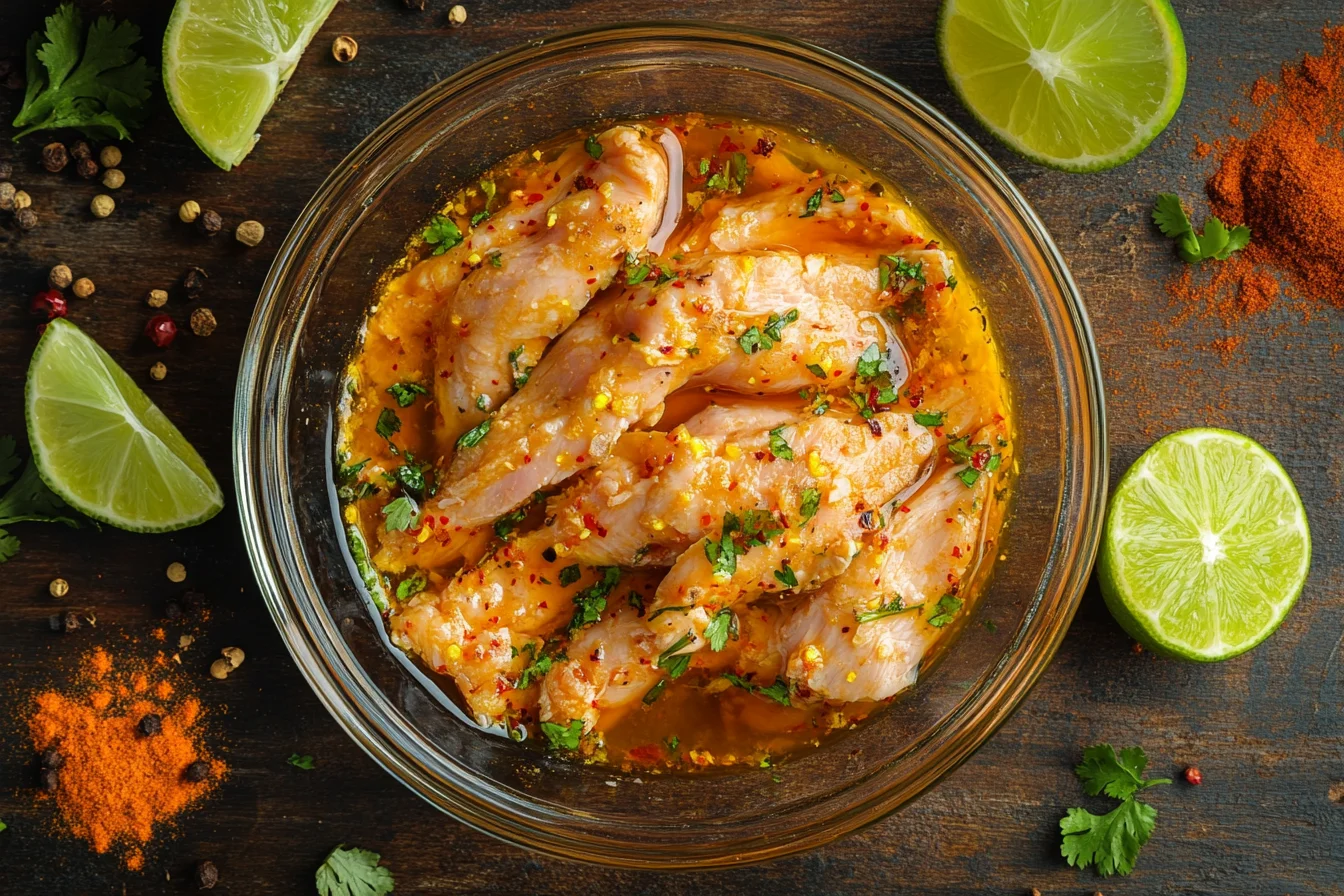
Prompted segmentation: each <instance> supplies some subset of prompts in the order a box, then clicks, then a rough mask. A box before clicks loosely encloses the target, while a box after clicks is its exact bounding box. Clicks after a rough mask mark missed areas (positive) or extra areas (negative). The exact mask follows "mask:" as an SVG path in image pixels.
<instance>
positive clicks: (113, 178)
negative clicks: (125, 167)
mask: <svg viewBox="0 0 1344 896" xmlns="http://www.w3.org/2000/svg"><path fill="white" fill-rule="evenodd" d="M125 183H126V175H125V174H123V173H122V172H121V169H120V168H109V169H107V170H106V171H104V172H103V186H105V187H107V188H108V189H109V190H120V189H121V187H122V185H123V184H125Z"/></svg>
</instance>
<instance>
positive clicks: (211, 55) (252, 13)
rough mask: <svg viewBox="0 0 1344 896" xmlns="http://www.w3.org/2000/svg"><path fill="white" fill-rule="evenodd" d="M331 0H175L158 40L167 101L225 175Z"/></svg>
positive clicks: (247, 148) (252, 138)
mask: <svg viewBox="0 0 1344 896" xmlns="http://www.w3.org/2000/svg"><path fill="white" fill-rule="evenodd" d="M335 5H336V0H177V5H176V6H174V7H173V15H172V17H171V18H170V19H169V20H168V30H167V32H166V33H165V34H164V36H163V86H164V90H165V92H166V93H167V94H168V102H169V103H171V104H172V107H173V111H174V112H175V113H177V118H178V120H179V121H181V122H182V127H184V128H186V130H187V133H188V134H190V135H191V139H193V140H195V141H196V145H197V146H199V147H200V148H201V149H202V150H203V151H204V152H205V154H206V155H207V156H209V157H210V161H212V162H214V163H215V164H216V165H218V166H219V167H221V168H223V169H224V170H225V171H227V170H229V169H230V168H232V167H233V166H234V165H237V164H238V163H239V162H241V161H242V160H243V158H244V157H245V156H246V155H247V154H248V153H249V152H251V151H252V147H253V146H254V145H255V144H256V142H257V138H258V136H259V135H258V134H257V128H259V127H261V120H262V118H264V117H265V116H266V113H267V112H268V111H270V108H271V105H272V104H273V103H274V102H275V98H276V97H277V96H279V95H280V91H281V90H283V89H284V87H285V83H286V82H287V81H288V80H289V76H290V75H292V74H294V67H295V66H296V65H298V64H299V57H300V56H302V55H303V50H304V48H305V47H306V46H308V41H309V40H310V39H312V36H313V34H315V33H316V32H317V29H318V28H321V27H322V22H323V21H325V20H326V18H327V14H328V13H330V12H331V10H332V7H334V6H335Z"/></svg>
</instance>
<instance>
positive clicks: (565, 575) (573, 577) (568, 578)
mask: <svg viewBox="0 0 1344 896" xmlns="http://www.w3.org/2000/svg"><path fill="white" fill-rule="evenodd" d="M581 575H583V573H582V571H580V569H579V564H577V563H571V564H570V565H569V566H566V567H564V568H563V569H561V570H560V587H561V588H568V587H569V586H570V585H573V584H574V583H575V582H577V581H578V580H579V577H580V576H581Z"/></svg>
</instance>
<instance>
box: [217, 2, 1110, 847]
mask: <svg viewBox="0 0 1344 896" xmlns="http://www.w3.org/2000/svg"><path fill="white" fill-rule="evenodd" d="M691 110H693V111H701V112H706V113H710V114H717V115H724V116H735V117H743V118H749V119H755V120H757V121H766V122H779V123H784V124H788V125H791V126H793V127H795V128H805V129H806V131H807V132H808V133H810V134H813V135H815V136H817V137H818V138H820V139H823V140H825V141H829V142H831V143H834V144H835V145H837V146H838V147H839V148H841V149H842V150H843V151H844V152H846V153H848V154H850V155H851V156H853V157H855V158H857V159H858V160H860V161H861V162H862V163H864V164H865V165H867V166H869V167H870V168H872V169H874V170H877V171H881V172H883V173H884V174H886V175H888V176H889V177H890V178H891V179H892V180H894V181H895V182H897V183H899V184H901V185H902V186H903V187H904V189H905V191H906V193H907V195H908V197H909V198H910V199H911V201H912V202H913V203H914V204H915V206H916V207H917V208H919V209H921V210H922V211H923V212H924V213H925V214H926V215H927V216H928V217H929V218H930V219H931V220H932V221H933V223H934V225H935V226H936V227H937V228H938V229H940V230H941V231H942V233H943V235H944V236H945V237H947V238H950V239H951V240H952V241H953V242H954V243H955V244H956V246H957V248H958V249H959V250H960V252H961V254H962V257H963V260H964V263H965V265H966V267H967V269H968V270H970V272H971V273H972V274H973V275H974V276H975V278H976V280H977V285H978V290H979V295H980V296H981V298H982V299H983V300H984V302H985V303H986V304H987V306H988V307H989V309H990V315H991V319H992V320H993V321H994V323H995V326H996V327H997V331H998V338H999V341H1000V344H1001V346H1002V349H1003V351H1004V354H1005V356H1006V360H1007V366H1008V370H1009V372H1010V375H1011V381H1012V388H1013V393H1014V398H1015V402H1016V408H1017V422H1018V425H1019V427H1020V432H1019V436H1018V437H1019V442H1018V445H1019V449H1018V451H1019V458H1020V462H1021V476H1020V479H1019V481H1018V483H1017V497H1016V505H1015V510H1014V514H1013V517H1012V520H1011V525H1010V527H1009V529H1008V530H1007V533H1006V539H1005V542H1004V552H1005V553H1006V559H1005V560H1002V561H1000V562H999V563H998V565H997V568H996V571H995V574H994V577H993V580H992V582H991V584H990V586H989V588H988V590H987V591H986V593H985V594H984V596H983V598H982V599H981V601H980V603H979V605H978V608H977V610H976V613H977V615H976V617H975V619H976V620H980V619H992V620H993V621H994V622H995V624H996V627H995V628H994V630H992V631H990V630H988V629H987V628H985V627H982V626H979V625H971V626H968V627H967V630H966V631H965V632H964V633H963V636H962V637H960V638H959V639H958V640H957V641H956V642H955V644H954V645H953V646H952V647H951V648H950V650H949V651H948V652H947V654H946V655H945V656H944V657H943V658H942V660H941V661H940V662H939V663H938V664H936V665H935V666H934V667H933V669H932V670H931V671H929V673H928V674H927V675H926V676H925V677H924V678H923V679H922V680H921V681H920V682H919V683H918V685H917V686H916V687H915V688H914V689H913V690H912V691H911V692H910V693H909V694H907V695H906V696H905V697H904V698H903V699H902V700H900V701H899V702H898V703H897V704H895V705H893V706H891V707H889V708H888V709H886V710H885V711H883V712H882V713H880V714H878V716H877V717H876V718H875V719H873V720H872V721H871V722H869V723H868V724H866V725H864V726H862V727H860V728H859V729H858V730H857V731H854V732H850V733H847V734H845V735H843V736H839V737H835V738H832V739H831V740H829V742H827V743H826V744H825V745H824V746H823V747H822V748H821V749H819V750H817V751H816V752H814V753H811V754H809V755H806V756H802V757H799V758H796V759H792V760H788V761H786V762H784V763H783V764H781V765H780V766H779V767H777V768H776V769H775V770H774V771H775V772H776V773H777V774H778V775H779V776H780V778H781V781H780V782H779V783H775V782H774V781H773V780H772V779H771V776H770V774H769V773H766V772H760V771H752V770H744V771H740V772H735V773H720V774H701V775H681V774H664V775H650V774H644V775H642V776H640V777H639V778H636V777H633V776H625V775H621V774H620V773H618V772H614V771H612V770H611V769H607V768H602V767H593V766H584V765H579V764H574V763H570V762H565V761H562V760H557V759H552V758H549V757H544V756H541V755H539V754H538V753H536V752H535V751H532V750H526V749H523V748H520V747H519V746H518V745H516V744H514V743H512V742H510V741H508V740H506V739H502V738H499V737H495V736H491V735H488V734H484V733H482V732H480V731H479V730H476V729H475V728H473V727H472V726H470V725H469V724H467V723H466V722H464V721H463V719H462V718H461V716H460V715H459V714H458V713H457V712H456V711H455V710H454V709H453V708H452V706H451V704H450V703H449V702H448V701H446V700H445V699H444V697H443V695H442V693H441V692H440V690H439V688H438V687H437V686H436V685H434V684H433V683H432V682H429V681H427V680H425V679H424V678H423V677H422V676H420V675H418V674H417V673H416V672H415V671H414V670H413V669H412V667H411V666H410V665H409V664H408V663H407V662H405V661H404V659H403V658H402V657H400V656H399V654H398V652H397V651H396V650H394V649H393V648H392V647H391V646H390V645H389V643H388V641H387V639H386V637H385V635H384V632H383V628H382V626H381V625H380V623H379V620H378V618H377V616H376V614H374V613H373V612H371V609H370V605H369V601H368V598H367V595H366V594H365V593H364V592H363V590H362V588H361V586H360V585H359V584H358V577H357V575H356V574H355V571H354V568H353V564H352V561H351V558H350V556H349V553H348V551H347V549H346V546H345V541H344V538H343V536H342V533H341V525H340V520H339V516H338V507H337V502H336V497H335V493H334V491H333V488H332V464H333V442H332V435H333V414H334V409H335V406H336V401H337V394H338V389H339V388H340V385H341V381H342V372H343V368H344V365H345V361H346V359H347V357H348V356H349V354H350V353H351V351H352V350H353V348H354V347H355V344H356V340H357V337H358V334H359V331H360V327H361V323H362V320H363V317H364V314H365V311H366V309H367V307H368V305H369V303H370V301H371V300H372V299H373V297H374V288H375V285H376V282H377V280H378V277H379V275H380V274H381V273H382V272H383V270H384V269H385V268H386V267H387V266H388V265H389V264H391V263H392V262H394V261H395V260H396V259H397V258H398V257H399V256H400V255H401V254H402V251H403V248H404V243H405V240H406V238H407V235H408V232H409V231H410V230H411V229H412V228H414V227H415V226H416V224H417V223H418V222H420V221H422V220H423V219H424V218H425V217H426V215H427V213H428V212H429V210H430V209H431V208H432V207H433V206H434V205H435V203H437V202H438V201H439V199H440V197H441V196H442V195H443V193H444V191H445V190H446V189H448V188H451V187H453V186H454V185H456V184H459V183H462V182H465V181H466V180H467V179H468V178H470V177H471V176H472V175H473V174H474V173H475V172H478V171H480V170H482V169H484V168H486V167H487V166H489V165H490V164H491V163H493V162H495V161H496V160H497V159H499V158H501V157H502V156H504V155H506V154H508V153H510V152H512V151H516V150H517V149H518V148H520V147H525V146H528V145H530V144H532V143H534V142H537V141H539V140H541V139H544V138H547V137H550V136H552V135H554V134H556V133H558V132H560V131H562V130H565V129H567V128H573V127H576V126H581V125H584V124H588V123H591V122H593V121H595V120H597V119H606V118H621V119H625V118H641V117H645V116H649V115H652V114H655V113H658V112H663V111H691ZM1104 435H1105V422H1104V410H1103V398H1102V388H1101V377H1100V371H1099V367H1098V362H1097V355H1096V350H1095V346H1094V344H1093V339H1092V334H1091V332H1090V329H1089V327H1088V323H1087V318H1086V314H1085V312H1084V309H1083V305H1082V302H1081V301H1080V299H1079V297H1078V292H1077V289H1076V287H1075V286H1074V284H1073V281H1072V280H1071V279H1070V277H1069V273H1068V271H1067V270H1066V268H1065V265H1064V262H1063V260H1062V259H1061V258H1060V255H1059V252H1058V251H1057V250H1056V248H1055V246H1054V244H1053V243H1052V242H1051V240H1050V237H1049V236H1048V235H1047V233H1046V231H1045V228H1044V226H1042V224H1041V222H1040V220H1038V219H1037V217H1036V215H1035V214H1033V213H1032V210H1031V209H1030V208H1029V207H1028V206H1027V203H1026V201H1025V200H1024V199H1023V198H1022V196H1021V194H1019V193H1018V191H1017V190H1016V189H1015V188H1014V187H1013V185H1012V183H1010V182H1009V180H1008V178H1007V177H1005V176H1004V174H1003V172H1002V171H1000V170H999V169H998V168H997V167H996V166H995V165H994V163H993V162H992V161H990V159H989V158H988V157H987V156H986V155H985V154H984V153H983V152H982V151H981V150H980V149H979V148H978V147H976V146H975V144H973V143H972V142H971V141H970V140H969V139H968V138H967V137H966V136H965V135H964V134H963V133H961V131H959V130H957V128H955V127H954V126H953V125H952V124H950V123H949V122H948V121H947V120H946V119H945V118H943V116H942V115H940V114H939V113H937V112H936V111H934V110H933V109H931V108H930V107H929V106H928V105H926V104H925V103H924V102H922V101H921V100H919V99H918V98H917V97H915V96H913V95H912V94H910V93H909V92H908V91H906V90H905V89H904V88H902V87H900V86H899V85H897V84H894V83H892V82H891V81H888V80H887V79H885V78H883V77H882V76H880V75H877V74H874V73H873V72H870V71H867V70H865V69H863V68H861V67H859V66H857V65H855V64H853V63H851V62H848V61H846V60H844V59H841V58H839V57H837V56H834V55H832V54H830V53H827V52H825V51H823V50H819V49H817V48H815V47H810V46H807V45H805V44H801V43H798V42H796V41H792V40H788V39H784V38H780V37H773V36H767V35H764V34H759V33H754V32H750V31H744V30H739V29H728V28H723V27H710V26H705V25H695V24H688V23H677V24H650V25H629V26H621V27H615V28H603V29H597V30H592V31H585V32H580V33H573V34H567V35H562V36H559V37H556V38H553V39H549V40H545V41H541V42H537V43H532V44H528V45H526V46H524V47H521V48H519V49H517V50H513V51H511V52H508V53H504V54H501V55H499V56H496V57H494V58H492V59H489V60H486V61H485V62H482V63H480V64H478V65H475V66H472V67H471V68H468V69H466V70H464V71H462V72H461V73H459V74H458V75H456V76H454V77H452V78H450V79H449V80H447V81H444V82H443V83H441V84H439V85H437V86H435V87H433V88H432V89H430V90H429V91H427V92H426V93H425V94H423V95H422V96H420V97H419V98H418V99H416V100H414V101H413V102H411V103H410V104H409V105H407V106H406V107H405V108H403V109H401V110H400V111H399V112H397V113H396V114H395V115H393V116H392V117H391V118H389V119H388V120H387V121H386V122H385V123H383V125H382V126H381V127H379V128H378V129H377V130H376V131H374V132H373V133H372V134H371V135H369V137H368V138H367V139H365V140H364V141H363V142H362V143H361V144H360V145H359V147H358V148H357V149H356V150H355V151H354V152H353V153H351V155H350V156H349V158H347V159H346V160H345V161H344V162H343V163H342V164H341V165H340V167H339V168H338V169H337V170H336V171H335V172H334V173H333V174H332V175H331V176H330V177H329V178H328V179H327V181H326V183H324V184H323V185H322V187H321V189H319V190H318V192H317V194H316V195H315V196H314V197H313V199H312V201H311V202H309V203H308V206H307V208H305V209H304V211H303V213H302V215H300V217H299V219H298V222H297V223H296V224H295V226H294V229H293V230H292V231H291V232H290V234H289V236H288V238H287V239H286V240H285V243H284V246H283V247H282V248H281V250H280V253H279V255H278V257H277V258H276V260H275V266H274V267H273V268H272V270H271V272H270V276H269V277H268V279H267V281H266V285H265V288H264V289H263V291H262V295H261V300H260V303H259V304H258V306H257V310H256V314H255V317H254V318H253V320H252V327H251V331H250V332H249V334H248V339H247V349H246V352H245V354H244V357H243V361H242V367H241V371H240V376H239V380H238V392H237V403H236V409H235V423H234V438H235V443H234V459H235V471H236V477H237V490H238V502H239V505H240V508H241V514H242V518H243V524H244V530H245V534H246V540H247V546H248V550H249V553H250V555H251V559H252V564H253V566H254V568H255V570H256V574H257V578H258V581H259V582H260V585H261V590H262V593H263V594H264V596H265V599H266V602H267V604H268V605H269V607H270V610H271V613H272V615H273V616H274V618H275V622H276V625H278V626H279V628H280V631H281V633H282V635H283V636H284V639H285V641H286V643H287V644H288V646H289V649H290V651H291V653H292V654H293V655H294V659H295V661H296V662H297V663H298V665H299V668H300V669H301V670H302V671H303V674H304V675H305V676H306V677H307V679H308V681H309V683H310V684H311V685H312V687H313V689H314V691H316V692H317V695H318V697H319V698H320V699H321V700H322V701H323V703H325V704H326V706H327V709H328V710H330V712H331V714H332V715H333V716H334V717H335V718H336V720H337V721H338V722H339V723H340V724H341V725H342V726H343V727H344V728H345V730H346V731H347V732H348V733H349V735H350V736H351V737H352V738H354V740H355V742H356V743H358V744H359V745H360V746H361V747H363V748H364V749H365V750H366V751H368V753H369V754H370V755H371V756H372V757H373V758H374V759H375V760H376V761H377V762H378V763H380V764H381V765H382V766H383V767H384V768H386V769H387V770H388V772H390V773H391V774H392V775H393V776H395V777H396V778H397V779H399V780H400V781H402V782H403V783H404V784H405V785H406V786H407V787H409V788H411V789H412V790H413V791H415V792H416V793H418V794H419V795H420V796H422V797H423V798H425V799H426V800H428V801H430V802H431V803H433V804H434V805H436V806H438V807H439V808H441V809H442V810H443V811H445V812H447V813H449V814H450V815H452V816H454V817H455V818H458V819H460V820H461V821H463V822H465V823H467V824H469V825H472V826H473V827H475V828H478V829H480V830H483V831H487V832H489V833H491V834H494V835H496V836H498V837H500V838H502V839H504V840H507V841H510V842H513V843H517V844H519V845H522V846H527V847H530V848H532V849H536V850H539V851H541V852H543V853H548V854H551V855H555V856H561V857H564V858H571V859H584V860H588V861H592V862H601V863H606V864H612V865H620V866H627V867H645V868H649V867H695V866H712V865H726V864H733V863H741V862H748V861H756V860H760V859H764V858H768V857H772V856H778V855H782V854H786V853H790V852H795V851H798V850H803V849H808V848H810V847H814V846H817V845H818V844H821V843H825V842H827V841H829V840H831V839H833V838H835V837H838V836H840V835H842V834H845V833H846V832H849V831H853V830H854V829H856V828H858V827H860V826H862V825H865V824H868V823H871V822H873V821H875V820H877V819H879V818H881V817H882V816H884V815H886V814H887V813H889V812H891V811H893V810H895V809H897V808H899V807H900V806H901V805H902V804H904V803H906V802H907V801H909V800H911V799H913V798H914V797H916V796H918V795H919V794H920V793H921V792H922V791H924V790H925V789H927V788H928V787H930V786H932V785H933V784H934V783H935V782H937V781H938V780H939V779H940V778H941V777H942V776H944V775H946V774H947V773H948V772H950V771H951V770H952V769H954V768H955V767H956V766H957V765H958V764H959V763H961V762H962V761H964V760H965V759H966V758H967V757H968V756H970V754H971V753H972V752H973V751H974V750H975V749H976V748H977V747H979V746H980V745H981V744H982V743H984V741H985V739H986V738H988V737H989V736H990V734H991V733H992V732H993V731H994V729H995V728H996V726H998V725H999V724H1001V723H1002V722H1003V721H1004V719H1005V718H1006V717H1007V716H1008V714H1009V713H1011V712H1012V710H1013V709H1014V707H1016V706H1017V705H1018V703H1019V702H1020V701H1021V700H1022V698H1023V697H1024V696H1025V694H1026V693H1027V691H1028V689H1029V688H1030V687H1031V685H1032V683H1033V682H1035V680H1036V679H1037V677H1038V676H1039V675H1040V674H1041V672H1042V670H1044V669H1045V667H1046V665H1047V663H1049V661H1050V658H1051V656H1053V654H1054V652H1055V649H1056V647H1057V645H1058V644H1059V642H1060V639H1061V638H1062V637H1063V635H1064V632H1065V630H1066V628H1067V627H1068V624H1069V621H1070V619H1071V618H1072V616H1073V613H1074V609H1075V608H1076V606H1077V604H1078V600H1079V598H1080V595H1081V593H1082V590H1083V586H1084V584H1085V582H1086V581H1087V576H1088V571H1089V569H1090V567H1091V564H1092V560H1093V556H1094V553H1095V550H1096V545H1097V539H1098V533H1099V528H1100V523H1101V514H1102V509H1103V504H1104V499H1105V488H1106V463H1107V457H1106V442H1105V438H1104ZM611 782H615V786H612V784H611Z"/></svg>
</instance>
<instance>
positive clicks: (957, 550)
mask: <svg viewBox="0 0 1344 896" xmlns="http://www.w3.org/2000/svg"><path fill="white" fill-rule="evenodd" d="M952 556H953V557H960V556H961V545H957V544H954V545H952Z"/></svg>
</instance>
